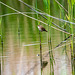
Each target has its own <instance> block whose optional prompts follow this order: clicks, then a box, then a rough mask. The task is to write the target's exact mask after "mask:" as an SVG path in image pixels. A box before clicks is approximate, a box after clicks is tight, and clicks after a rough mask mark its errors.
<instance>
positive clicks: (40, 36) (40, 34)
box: [39, 31, 42, 75]
mask: <svg viewBox="0 0 75 75" xmlns="http://www.w3.org/2000/svg"><path fill="white" fill-rule="evenodd" d="M39 39H40V62H41V75H42V45H41V32H40V31H39Z"/></svg>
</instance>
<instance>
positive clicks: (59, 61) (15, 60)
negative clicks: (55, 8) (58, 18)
mask: <svg viewBox="0 0 75 75" xmlns="http://www.w3.org/2000/svg"><path fill="white" fill-rule="evenodd" d="M10 2H11V1H9V3H10ZM13 2H14V1H13ZM13 2H11V3H10V4H11V6H12V7H14V8H15V6H14V4H13ZM5 3H6V2H5ZM15 3H17V1H16V2H15ZM19 4H20V3H18V5H17V4H16V6H17V9H19V10H23V11H24V10H25V11H31V10H29V9H28V8H27V7H25V6H24V5H22V4H20V5H19ZM19 7H20V8H19ZM0 8H1V13H2V14H6V13H9V12H14V11H12V10H10V9H8V8H6V7H4V6H2V7H0ZM41 9H42V8H41ZM30 16H33V17H35V18H36V15H34V14H30ZM1 18H2V20H1V23H0V26H1V28H0V29H1V31H0V41H1V43H0V55H1V59H0V60H1V63H0V66H1V70H0V71H1V74H2V75H6V74H7V75H40V74H41V66H40V64H41V62H40V46H39V45H40V40H39V30H38V28H37V25H38V24H37V22H36V21H34V20H32V19H29V18H27V17H25V16H23V15H21V14H16V15H15V14H14V15H8V16H5V17H1ZM39 18H40V19H41V20H43V18H42V17H40V16H39ZM41 25H42V26H44V27H45V28H46V29H47V28H48V26H45V25H43V24H41ZM59 25H60V24H59ZM51 30H52V31H51V40H50V41H48V33H45V32H42V33H41V45H42V69H43V70H42V75H72V68H71V67H72V65H71V48H70V39H71V38H70V35H66V36H67V37H66V38H65V37H64V36H65V34H64V33H63V32H61V33H60V31H57V30H55V29H51ZM48 42H51V45H52V48H51V47H50V49H49V45H50V44H48ZM74 44H75V43H74ZM49 51H50V53H49ZM37 54H39V55H38V56H37ZM74 66H75V64H74Z"/></svg>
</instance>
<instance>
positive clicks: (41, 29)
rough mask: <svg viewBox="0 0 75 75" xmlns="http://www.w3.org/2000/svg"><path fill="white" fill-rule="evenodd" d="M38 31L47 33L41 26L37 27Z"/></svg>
mask: <svg viewBox="0 0 75 75" xmlns="http://www.w3.org/2000/svg"><path fill="white" fill-rule="evenodd" d="M38 29H39V31H41V32H43V31H45V32H47V30H46V29H45V28H44V27H43V26H41V25H38Z"/></svg>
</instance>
